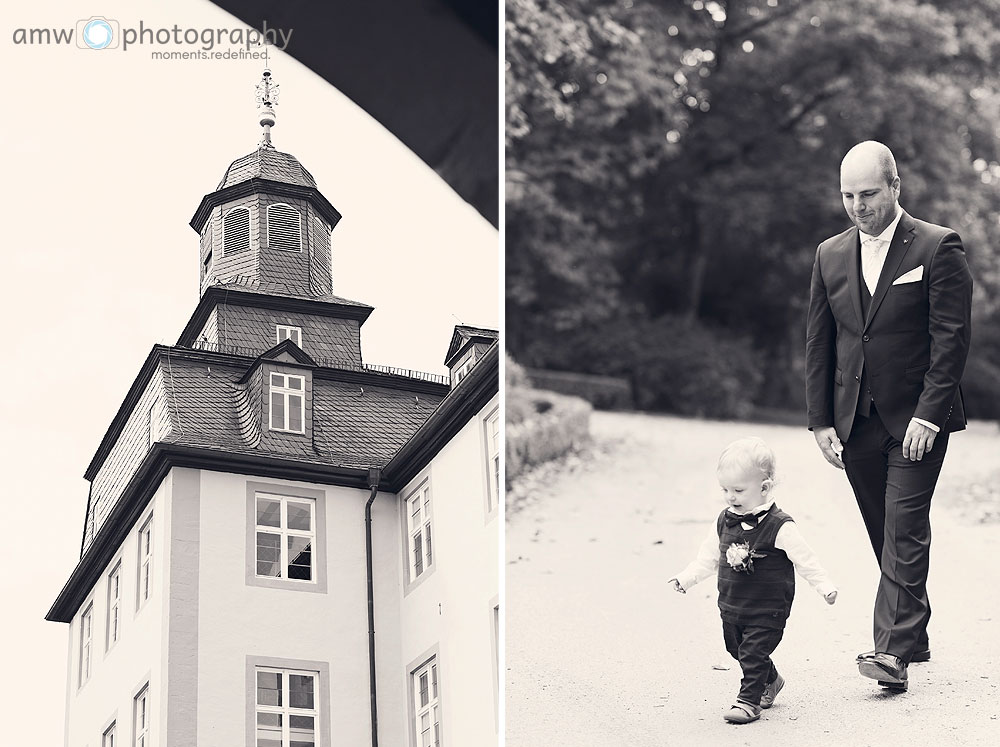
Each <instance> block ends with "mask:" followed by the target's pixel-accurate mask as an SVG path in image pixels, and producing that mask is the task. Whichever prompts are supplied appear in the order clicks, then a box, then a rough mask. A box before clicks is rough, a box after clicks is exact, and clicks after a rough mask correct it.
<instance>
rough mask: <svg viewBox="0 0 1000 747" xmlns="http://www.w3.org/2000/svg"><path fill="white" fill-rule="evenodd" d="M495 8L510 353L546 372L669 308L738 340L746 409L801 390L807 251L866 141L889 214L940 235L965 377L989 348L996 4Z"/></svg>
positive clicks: (826, 230)
mask: <svg viewBox="0 0 1000 747" xmlns="http://www.w3.org/2000/svg"><path fill="white" fill-rule="evenodd" d="M507 7H508V18H507V86H506V96H507V117H508V121H507V174H508V176H507V179H508V186H507V211H506V221H507V226H506V229H507V330H508V347H509V348H510V349H511V351H512V352H513V353H514V354H515V355H516V356H517V357H518V358H519V360H521V361H522V363H524V364H526V365H529V366H552V367H560V365H559V364H560V362H565V358H566V354H565V348H566V347H567V343H566V341H569V340H572V341H574V343H576V342H578V341H579V340H580V339H582V338H586V337H587V336H588V335H593V334H595V330H596V329H599V328H600V329H606V328H608V327H609V326H617V327H618V328H631V327H633V326H634V325H635V324H636V323H641V321H642V320H649V319H657V318H660V317H662V316H664V315H669V316H670V318H675V317H684V318H687V319H691V320H700V321H702V322H705V323H707V324H708V325H710V326H712V327H713V328H714V329H716V332H715V333H713V334H715V335H716V337H719V334H718V332H717V330H718V329H719V328H724V329H725V330H727V332H726V333H725V334H723V335H722V336H721V337H725V336H726V335H729V336H731V337H733V338H734V339H735V338H745V339H748V340H750V341H751V343H752V345H753V347H754V349H755V350H756V351H757V352H758V360H759V361H760V362H761V363H760V365H761V366H762V367H763V370H764V371H765V373H766V376H765V377H764V378H765V386H764V388H762V389H761V390H760V391H759V393H758V400H759V401H760V402H761V403H763V404H770V405H788V404H795V403H797V402H799V401H801V398H802V393H801V389H802V385H801V380H802V379H801V376H800V373H799V372H800V371H801V355H802V347H803V344H802V340H803V336H804V329H803V326H804V321H803V319H804V313H803V310H804V308H805V304H806V301H807V296H808V286H809V282H808V280H809V271H810V267H811V264H812V259H813V254H814V252H815V247H816V245H817V244H818V243H819V242H820V241H822V240H823V239H824V238H826V237H828V236H830V235H832V234H834V233H837V232H839V231H841V230H843V228H845V227H846V226H847V218H846V216H845V215H844V211H843V209H842V207H841V204H840V198H839V194H838V187H839V183H838V169H839V164H840V159H841V158H842V157H843V154H844V153H845V152H846V151H847V149H848V148H849V147H850V146H851V145H853V144H854V143H856V142H859V141H861V140H865V139H877V140H880V141H882V142H885V143H886V144H887V145H889V146H890V148H892V150H893V152H894V153H895V155H896V159H897V163H898V166H899V170H900V177H901V180H902V197H901V203H902V204H903V206H904V208H906V209H907V210H908V211H909V212H910V213H911V214H913V215H915V216H917V217H920V218H923V219H925V220H930V221H932V222H936V223H941V224H944V225H949V226H952V227H953V228H955V229H956V230H958V231H959V233H960V234H961V236H962V238H963V240H964V242H965V245H966V249H967V251H968V254H969V259H970V264H971V265H972V268H973V274H974V276H975V279H976V294H977V295H976V329H975V331H974V343H973V344H974V348H973V351H972V359H971V361H970V371H977V370H987V369H988V368H989V366H995V365H996V361H997V359H998V357H1000V340H998V339H996V337H995V336H994V337H989V336H983V335H980V334H979V330H981V329H983V326H984V325H985V326H987V327H989V326H994V327H995V326H996V325H997V322H998V321H1000V270H998V268H1000V263H998V259H1000V251H998V249H1000V74H998V70H1000V23H997V21H998V20H1000V0H944V1H942V2H936V3H935V4H934V5H930V4H927V3H921V2H916V1H915V0H900V1H899V2H894V3H884V2H881V1H880V0H799V1H797V2H796V1H794V0H730V1H729V2H722V1H721V0H719V1H715V2H713V1H711V0H710V1H708V2H706V1H705V0H675V1H674V2H665V1H663V0H617V2H610V1H608V0H565V1H564V2H554V1H550V0H510V1H509V2H508V4H507ZM690 329H691V331H692V333H699V334H700V332H701V328H699V327H691V328H690ZM721 337H719V339H721ZM672 344H679V343H678V341H677V340H674V342H673V343H672ZM744 344H745V343H744ZM633 353H635V354H638V353H637V351H636V350H633ZM643 354H644V355H647V354H648V353H643ZM643 360H645V359H643ZM647 362H648V361H647ZM982 364H989V366H987V365H982ZM575 365H576V366H577V370H581V371H588V372H593V373H604V372H606V369H607V368H608V362H607V361H605V360H602V359H600V357H588V358H583V357H582V356H576V361H575ZM619 365H621V364H620V361H619ZM625 365H629V366H631V367H633V368H635V367H638V366H639V365H640V360H639V359H638V358H632V359H630V360H628V361H627V362H626V364H625ZM747 365H750V364H749V363H748V364H747ZM760 370H761V369H760V368H751V369H748V371H747V373H746V376H747V378H748V379H753V378H754V374H753V372H757V373H759V372H760ZM703 373H704V371H703V370H702V369H700V368H697V367H696V368H692V369H690V370H687V371H684V372H680V373H675V375H677V376H681V377H686V378H688V379H696V378H699V377H700V376H702V375H703ZM985 396H986V398H987V399H989V394H988V393H987V394H985ZM992 397H993V399H994V400H995V399H997V397H998V395H997V394H996V393H994V394H993V395H992ZM650 406H655V407H664V408H669V409H673V408H675V407H677V404H676V403H675V402H673V401H667V400H664V399H662V398H656V397H654V398H653V400H652V404H651V405H650Z"/></svg>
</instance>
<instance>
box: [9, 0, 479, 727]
mask: <svg viewBox="0 0 1000 747" xmlns="http://www.w3.org/2000/svg"><path fill="white" fill-rule="evenodd" d="M80 7H81V6H80V5H79V4H78V3H70V2H69V1H68V0H55V1H54V2H48V3H45V4H44V5H43V4H40V3H31V4H27V3H25V4H18V5H15V6H10V7H8V8H6V13H5V16H6V18H7V28H6V30H5V33H4V35H3V38H2V39H0V48H2V58H0V59H2V62H3V91H4V97H3V98H4V107H3V114H2V116H0V131H2V137H3V149H4V165H5V175H4V178H3V188H2V189H3V195H2V197H3V205H4V211H3V213H4V215H5V216H6V220H5V221H4V224H5V228H6V237H5V240H4V242H3V244H4V246H3V249H2V252H0V257H2V260H0V261H2V268H0V269H2V277H3V279H4V281H5V282H4V286H5V287H4V292H3V293H2V294H0V295H2V301H0V303H2V304H3V319H4V322H5V324H6V327H7V329H8V332H7V333H6V344H5V346H4V352H3V354H2V355H3V358H4V365H3V366H0V377H2V379H0V381H2V385H3V396H2V397H0V401H2V405H0V406H2V418H3V419H2V423H3V425H2V428H0V438H2V445H3V450H2V454H3V458H4V475H5V478H6V487H7V490H6V491H5V493H6V495H5V507H4V511H3V516H4V521H3V523H2V526H3V529H4V532H3V534H4V538H3V541H2V542H0V553H2V554H3V555H2V558H3V568H4V569H5V572H4V574H3V575H2V580H0V585H2V586H0V600H2V605H3V607H4V608H5V609H6V614H5V615H4V616H3V622H2V626H3V633H4V634H5V635H3V636H2V638H0V641H2V646H3V649H2V652H3V663H4V671H5V675H4V676H3V677H0V703H2V704H3V705H2V710H3V712H4V713H5V714H16V715H17V717H16V718H15V717H13V715H8V716H7V718H5V719H4V735H3V742H4V743H5V744H11V745H20V744H39V745H59V744H62V740H63V723H62V718H63V703H64V697H65V674H66V673H65V666H66V627H67V626H65V625H63V624H59V623H49V622H45V621H44V619H43V618H44V615H45V613H46V611H47V610H48V607H49V605H50V604H51V603H52V601H53V600H54V599H55V597H56V595H57V594H58V592H59V589H60V588H61V587H62V584H63V583H64V582H65V581H66V579H67V578H68V576H69V574H70V572H71V571H72V569H73V567H74V566H75V564H76V562H77V560H78V558H79V548H80V536H81V531H82V527H83V518H84V510H85V507H86V500H87V483H86V481H85V480H84V479H83V477H82V475H83V472H84V470H85V468H86V466H87V463H88V462H89V460H90V458H91V457H92V456H93V453H94V451H95V450H96V448H97V445H98V443H99V441H100V439H101V437H102V436H103V434H104V431H105V430H106V428H107V426H108V424H109V423H110V421H111V418H112V417H113V416H114V414H115V412H116V411H117V408H118V406H119V405H120V404H121V401H122V399H123V398H124V395H125V393H126V391H127V390H128V387H129V386H130V384H131V382H132V380H133V379H134V377H135V375H136V374H137V373H138V370H139V366H140V365H141V363H142V361H143V360H144V359H145V357H146V355H147V354H148V352H149V350H150V348H151V346H152V345H153V344H155V343H167V344H173V343H174V342H175V341H176V339H177V336H178V334H179V333H180V331H181V329H182V328H183V326H184V324H185V323H186V321H187V320H188V318H189V317H190V315H191V313H192V312H193V310H194V308H195V305H196V304H197V301H198V237H197V234H195V232H194V231H193V230H192V229H191V228H190V227H189V226H188V221H189V220H190V219H191V216H192V215H193V214H194V211H195V209H196V208H197V206H198V203H199V201H200V200H201V198H202V196H203V195H205V194H207V193H209V192H211V191H213V190H214V189H215V187H216V185H217V184H218V182H219V180H220V179H221V178H222V175H223V174H224V172H225V170H226V167H227V166H228V165H229V163H230V162H231V161H233V160H234V159H236V158H238V157H240V156H242V155H245V154H247V153H249V152H251V151H252V150H254V149H255V148H256V147H257V143H258V141H259V139H260V128H259V126H258V124H257V119H256V114H257V112H256V108H255V104H254V95H255V92H254V85H255V84H256V83H257V81H258V80H259V79H260V74H261V71H262V69H263V63H262V62H260V61H254V60H187V61H181V60H169V61H167V60H153V59H151V55H150V52H151V51H152V49H153V48H152V47H149V46H139V45H133V46H132V47H130V48H129V49H128V50H122V49H121V48H120V47H119V48H118V49H106V50H102V51H93V50H83V49H78V48H76V46H75V45H73V46H67V45H65V44H64V45H58V46H57V45H55V44H51V45H47V46H46V45H16V44H14V33H15V30H16V29H18V28H42V27H47V28H72V27H75V23H76V21H77V20H79V19H81V18H86V17H87V16H83V15H81V13H80V10H79V8H80ZM91 9H92V10H96V11H99V12H100V13H101V14H102V15H104V16H106V17H108V18H110V19H114V20H117V21H118V22H119V23H120V25H121V28H123V29H126V28H137V27H138V25H139V22H140V20H141V21H142V22H143V24H144V25H145V26H146V27H152V28H172V27H173V26H174V25H175V24H176V25H178V26H179V27H181V28H182V29H184V28H197V29H201V28H205V27H210V28H245V26H244V25H243V24H242V23H241V22H239V21H238V20H237V19H235V18H233V17H231V16H229V15H228V14H226V13H225V12H223V11H221V10H219V9H218V8H216V7H215V6H213V5H211V4H210V3H208V2H200V1H199V0H179V1H177V2H172V3H170V4H166V3H155V2H152V1H151V0H139V1H138V2H137V1H136V0H131V1H130V2H124V1H123V0H103V1H102V2H101V3H99V4H97V5H93V6H91ZM199 46H200V45H199ZM196 48H198V47H197V46H195V47H184V46H182V47H176V46H172V45H171V46H158V47H155V49H158V50H160V51H169V50H173V49H196ZM228 48H229V47H228V46H222V47H219V46H217V47H216V50H224V49H228ZM358 64H359V65H360V64H364V60H358ZM270 67H271V69H272V71H273V74H274V80H275V82H277V83H278V84H279V85H280V87H281V95H280V99H279V104H278V106H277V107H276V113H277V125H276V126H275V128H274V130H273V133H272V135H273V142H274V145H275V146H276V148H277V149H278V150H281V151H286V152H288V153H291V154H293V155H294V156H296V157H297V158H298V159H299V160H300V161H301V162H302V164H303V165H304V166H305V167H306V168H307V169H309V171H311V172H312V174H313V176H315V178H316V181H317V182H318V185H319V189H320V191H321V192H322V193H323V194H324V195H325V196H326V197H327V198H328V199H329V200H330V202H331V203H333V205H334V206H335V207H336V208H337V209H338V210H339V211H340V212H341V213H342V214H343V216H344V218H343V220H342V221H341V222H340V224H339V225H338V226H337V228H336V229H335V230H334V232H333V262H334V275H333V277H334V289H333V290H334V293H336V294H338V295H341V296H346V297H347V298H351V299H355V300H358V301H363V302H365V303H368V304H370V305H372V306H374V307H375V312H374V313H373V314H372V316H371V317H370V318H369V320H368V322H366V323H365V325H364V327H363V328H362V349H363V354H364V358H365V361H366V362H369V363H378V364H385V365H394V366H402V367H407V368H416V369H419V370H424V371H430V372H434V373H444V372H445V369H444V366H443V359H444V354H445V351H446V349H447V346H448V342H449V340H450V336H451V331H452V328H453V326H454V325H455V324H457V323H459V320H461V322H464V323H466V324H473V325H477V326H485V327H493V328H496V327H497V326H498V315H499V300H498V286H499V281H498V270H497V268H498V251H497V249H498V235H497V231H496V230H495V229H494V228H493V227H492V226H490V225H489V223H487V221H485V220H484V219H483V218H481V217H480V216H479V214H478V213H476V211H475V210H474V209H472V208H471V207H469V206H468V205H466V204H465V203H464V202H462V201H461V200H460V199H459V198H458V197H457V196H456V195H455V194H454V193H453V192H452V191H451V190H450V188H449V187H448V186H447V185H446V184H445V183H444V182H443V181H441V180H440V179H439V178H438V177H437V175H436V174H435V173H434V172H433V171H432V170H430V169H429V168H427V167H426V166H424V164H423V163H422V162H421V161H420V160H419V159H418V158H416V157H415V156H413V155H412V154H411V153H410V152H409V151H408V150H406V148H405V147H404V146H403V145H402V144H401V143H400V142H399V141H397V140H396V139H395V138H394V137H393V136H392V135H390V134H389V133H388V132H386V131H385V130H384V129H383V128H382V127H381V126H380V125H379V124H378V123H377V122H375V121H374V120H372V119H371V118H370V117H368V116H367V115H366V114H365V113H364V112H362V111H361V110H360V109H358V108H357V107H355V106H354V105H353V104H352V103H351V102H350V101H348V100H347V99H346V98H345V97H343V96H341V95H340V94H339V93H338V92H337V91H335V90H334V89H332V88H331V87H330V86H329V85H328V84H327V83H326V82H325V81H323V80H322V79H320V78H319V77H318V76H316V75H314V74H313V73H312V72H310V71H309V70H307V69H306V68H304V67H303V66H301V65H299V63H297V62H295V61H294V60H292V59H291V58H290V57H287V56H286V55H284V54H283V53H280V52H278V53H276V54H272V56H271V60H270Z"/></svg>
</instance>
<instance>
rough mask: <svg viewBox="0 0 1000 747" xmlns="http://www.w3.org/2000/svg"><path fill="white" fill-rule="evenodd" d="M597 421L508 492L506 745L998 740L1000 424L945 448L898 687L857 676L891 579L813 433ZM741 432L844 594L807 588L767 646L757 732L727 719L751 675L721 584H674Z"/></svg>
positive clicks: (629, 418) (609, 416) (633, 417)
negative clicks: (925, 635) (585, 448)
mask: <svg viewBox="0 0 1000 747" xmlns="http://www.w3.org/2000/svg"><path fill="white" fill-rule="evenodd" d="M591 429H592V432H593V434H594V437H595V448H594V449H593V450H592V451H591V452H590V453H588V454H585V455H578V456H574V457H571V458H570V459H569V460H567V461H566V462H564V463H563V464H561V465H559V466H558V468H555V469H552V468H550V469H549V470H543V471H542V472H540V473H536V475H534V476H532V477H531V478H529V479H528V480H526V481H524V482H522V483H521V484H520V485H518V486H515V487H514V489H513V490H512V493H511V495H510V496H509V497H508V523H507V577H506V590H507V591H506V594H507V596H506V600H507V618H506V620H507V628H506V666H507V684H506V688H507V691H506V708H507V710H506V736H507V742H506V743H507V746H508V747H543V746H544V747H558V746H560V745H567V746H568V745H572V746H573V747H589V746H590V745H595V746H596V745H601V746H602V747H605V746H607V745H628V746H629V747H644V746H646V745H656V746H657V747H662V746H663V745H712V746H713V747H715V746H716V745H749V744H760V743H762V742H763V740H767V742H768V743H770V744H775V745H796V746H797V745H814V744H823V745H850V746H851V747H859V746H863V745H894V744H904V745H931V744H933V745H958V744H962V745H1000V690H998V686H1000V671H998V669H997V664H998V662H1000V590H998V586H1000V563H998V562H996V560H994V559H1000V523H997V519H998V517H1000V513H997V512H996V511H995V509H996V508H997V504H996V500H997V487H996V486H997V481H998V480H1000V464H998V461H1000V460H998V454H1000V432H998V430H997V428H996V426H995V425H992V424H974V426H973V427H972V428H970V430H969V431H967V432H965V433H960V434H956V435H955V436H954V437H953V438H952V441H951V444H950V453H949V454H948V457H947V458H946V459H945V466H944V470H943V472H942V476H941V479H940V482H939V484H938V490H937V495H936V497H935V504H934V506H933V507H932V509H931V521H932V525H933V531H934V539H933V546H932V550H933V551H932V560H931V575H930V579H929V581H928V588H929V592H930V597H931V602H932V604H933V606H934V614H933V617H932V619H931V623H930V628H929V632H930V640H931V648H932V651H933V657H934V658H933V660H932V661H931V662H929V663H926V664H915V665H912V666H911V668H910V690H909V692H908V693H905V694H900V695H889V694H887V692H886V691H884V690H882V689H881V688H879V687H877V686H876V685H875V683H874V682H873V681H872V680H867V679H864V678H862V677H860V676H859V675H858V673H857V668H856V666H855V665H854V657H855V655H856V654H857V653H858V652H860V651H865V650H868V649H870V648H871V646H872V639H871V613H872V604H873V600H874V594H875V588H876V586H877V583H878V569H877V567H876V564H875V559H874V557H873V556H872V552H871V548H870V546H869V544H868V540H867V536H866V535H865V532H864V527H863V525H862V523H861V517H860V515H859V513H858V509H857V504H856V503H855V501H854V496H853V494H852V493H851V490H850V486H849V485H848V484H847V479H846V478H845V477H844V475H843V473H842V472H838V471H837V470H834V469H833V468H832V467H829V466H828V465H827V464H826V462H824V461H823V459H822V457H821V456H820V454H819V451H818V449H817V448H816V446H815V443H814V441H813V439H812V436H811V435H810V434H809V433H808V432H807V431H806V430H805V429H803V428H790V427H786V426H773V425H753V424H746V423H719V422H710V421H693V420H681V419H677V418H670V417H659V416H648V415H642V414H620V413H595V414H594V416H593V421H592V428H591ZM748 435H759V436H761V437H762V438H764V439H765V440H766V441H767V442H768V443H769V444H770V445H771V447H772V448H773V449H774V450H775V452H776V453H777V456H778V473H779V474H778V480H779V485H778V488H777V492H776V494H775V495H776V499H777V502H778V504H779V505H780V506H781V507H782V508H784V509H785V510H786V511H788V512H789V513H790V514H792V516H794V517H795V518H796V520H797V521H798V524H799V527H800V529H801V530H802V533H803V535H804V536H805V537H806V539H807V540H808V541H809V542H810V544H811V545H812V546H813V549H814V550H815V551H816V552H817V554H818V555H819V557H820V559H821V561H822V562H823V564H824V565H825V566H826V568H827V570H828V571H829V572H830V574H831V576H832V577H833V579H834V581H835V583H837V584H838V586H839V589H840V595H839V597H838V599H837V603H836V605H834V606H832V607H831V606H828V605H827V604H826V603H825V602H824V601H823V600H822V599H821V598H820V596H819V595H818V594H817V593H816V592H815V591H813V590H812V588H811V587H809V585H808V584H807V583H806V582H805V581H804V580H802V579H801V578H800V579H798V582H797V584H796V585H797V594H796V600H795V604H794V606H793V609H792V616H791V618H790V620H789V623H788V627H787V628H786V630H785V637H784V640H783V641H782V643H781V645H780V646H779V647H778V649H777V651H776V653H775V655H774V659H775V663H776V664H777V665H778V668H779V670H780V671H781V672H782V674H783V676H784V677H785V679H786V681H787V685H786V686H785V689H784V690H783V691H782V693H781V694H780V695H779V697H778V699H777V701H776V703H775V706H774V707H773V708H772V709H771V710H770V711H765V712H764V714H765V715H764V716H763V717H762V718H761V720H760V721H759V722H757V723H753V724H748V725H744V726H734V725H730V724H727V723H726V722H724V721H723V720H722V718H721V715H722V711H723V709H724V707H726V706H728V704H729V703H731V702H732V700H733V698H734V697H735V695H736V693H737V691H738V689H739V679H740V672H739V665H738V664H737V663H736V662H735V661H734V660H733V659H731V658H730V657H729V655H728V654H727V653H726V651H725V648H724V647H723V643H722V633H721V624H720V621H719V614H718V608H717V607H716V602H715V599H716V593H715V585H714V582H713V581H711V580H708V581H704V582H702V583H701V584H699V585H698V586H695V587H694V588H693V589H692V590H691V591H689V592H688V593H687V594H686V595H681V594H676V593H674V592H672V591H670V590H669V589H668V588H667V585H666V580H667V579H668V578H670V577H671V576H672V575H673V574H674V573H676V572H677V571H679V570H680V569H681V568H682V567H683V566H684V565H685V564H686V563H687V562H688V561H689V560H690V559H691V558H692V557H693V556H694V553H695V551H696V549H697V546H698V543H699V541H700V540H701V538H702V536H703V533H704V532H705V531H706V529H707V526H708V524H709V523H710V522H711V521H712V519H713V518H714V517H715V516H716V515H717V514H718V512H719V511H720V510H721V508H722V502H721V499H720V498H719V497H718V496H719V491H718V485H717V483H716V482H715V475H714V472H715V463H716V460H717V458H718V453H719V451H720V450H721V449H722V447H723V446H724V445H725V444H726V443H728V442H729V441H731V440H733V439H735V438H739V437H741V436H748ZM970 496H974V497H976V500H972V498H970ZM991 502H992V503H991ZM984 504H985V508H984Z"/></svg>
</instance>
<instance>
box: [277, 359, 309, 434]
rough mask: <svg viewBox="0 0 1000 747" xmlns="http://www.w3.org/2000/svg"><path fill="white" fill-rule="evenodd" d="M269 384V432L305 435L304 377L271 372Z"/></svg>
mask: <svg viewBox="0 0 1000 747" xmlns="http://www.w3.org/2000/svg"><path fill="white" fill-rule="evenodd" d="M270 382H271V415H270V420H269V422H270V427H271V430H272V431H287V432H289V433H305V422H306V418H305V402H306V400H305V389H306V380H305V377H304V376H295V375H293V374H281V373H273V372H272V373H271V378H270Z"/></svg>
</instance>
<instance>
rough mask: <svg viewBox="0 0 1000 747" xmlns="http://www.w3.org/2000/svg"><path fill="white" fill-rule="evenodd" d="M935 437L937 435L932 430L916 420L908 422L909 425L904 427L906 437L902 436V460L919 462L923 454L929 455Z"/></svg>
mask: <svg viewBox="0 0 1000 747" xmlns="http://www.w3.org/2000/svg"><path fill="white" fill-rule="evenodd" d="M936 436H937V433H935V432H934V430H933V429H932V428H928V427H927V426H926V425H922V424H921V423H918V422H917V421H916V420H910V424H909V425H908V426H906V435H905V436H903V458H904V459H909V460H910V461H911V462H919V461H920V460H921V459H923V458H924V454H930V453H931V447H932V446H933V445H934V438H935V437H936Z"/></svg>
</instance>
